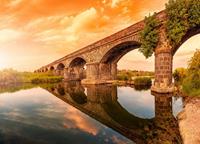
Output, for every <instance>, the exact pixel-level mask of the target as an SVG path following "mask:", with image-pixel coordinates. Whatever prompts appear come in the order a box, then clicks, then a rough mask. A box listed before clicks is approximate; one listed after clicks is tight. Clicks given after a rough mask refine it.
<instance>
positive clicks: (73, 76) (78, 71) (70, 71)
mask: <svg viewBox="0 0 200 144" xmlns="http://www.w3.org/2000/svg"><path fill="white" fill-rule="evenodd" d="M85 77H86V74H85V69H84V68H82V67H78V66H76V67H69V68H65V70H64V80H65V81H80V80H82V79H84V78H85Z"/></svg>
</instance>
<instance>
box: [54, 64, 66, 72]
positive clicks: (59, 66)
mask: <svg viewBox="0 0 200 144" xmlns="http://www.w3.org/2000/svg"><path fill="white" fill-rule="evenodd" d="M64 68H65V65H64V64H63V63H59V64H58V65H57V67H56V70H64Z"/></svg>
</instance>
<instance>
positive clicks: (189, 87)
mask: <svg viewBox="0 0 200 144" xmlns="http://www.w3.org/2000/svg"><path fill="white" fill-rule="evenodd" d="M182 89H183V91H184V92H185V93H187V94H188V95H190V96H200V71H198V72H195V73H193V74H189V75H188V76H187V77H186V78H185V79H184V81H183V87H182Z"/></svg>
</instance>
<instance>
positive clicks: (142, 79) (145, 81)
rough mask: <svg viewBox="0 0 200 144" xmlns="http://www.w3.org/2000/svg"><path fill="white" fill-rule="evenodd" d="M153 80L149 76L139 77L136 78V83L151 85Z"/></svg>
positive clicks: (137, 84)
mask: <svg viewBox="0 0 200 144" xmlns="http://www.w3.org/2000/svg"><path fill="white" fill-rule="evenodd" d="M151 84H152V81H151V78H149V77H138V78H135V79H134V85H136V86H151Z"/></svg>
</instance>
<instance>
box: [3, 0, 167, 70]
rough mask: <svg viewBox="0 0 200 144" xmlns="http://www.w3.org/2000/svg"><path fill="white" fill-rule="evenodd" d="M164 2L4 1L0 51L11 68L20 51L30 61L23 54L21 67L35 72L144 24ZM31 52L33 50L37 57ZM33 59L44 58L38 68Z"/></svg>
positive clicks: (113, 0) (96, 0)
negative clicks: (6, 56) (141, 23)
mask: <svg viewBox="0 0 200 144" xmlns="http://www.w3.org/2000/svg"><path fill="white" fill-rule="evenodd" d="M165 2H167V0H163V1H160V0H152V1H149V0H143V1H137V0H92V1H91V0H84V1H83V0H76V1H53V0H29V1H27V0H3V1H2V2H1V5H0V9H1V11H0V17H1V21H0V46H1V49H0V53H2V51H3V52H4V53H7V54H8V57H10V58H8V59H9V61H10V62H9V63H7V64H6V65H7V66H8V67H10V66H12V65H10V63H15V62H16V61H17V60H18V59H19V57H17V56H13V54H10V49H15V50H16V51H21V52H22V54H23V55H25V56H26V59H25V56H24V57H23V58H24V60H23V61H24V64H23V66H22V65H21V66H20V68H19V69H23V70H24V69H27V67H29V68H30V69H32V70H34V69H35V68H36V67H38V66H42V65H43V64H44V63H50V62H52V61H53V60H56V59H57V58H60V57H62V56H65V55H67V54H69V53H71V52H73V51H76V50H78V49H81V48H83V47H84V46H87V45H89V44H91V43H93V42H95V41H97V40H99V39H102V38H104V37H106V36H109V35H111V34H113V33H115V32H117V31H119V30H121V29H123V28H126V27H128V26H130V25H132V24H134V23H135V22H138V21H139V20H142V19H143V18H144V16H145V15H148V13H149V12H154V11H159V10H161V9H163V8H164V6H165V5H164V4H165ZM5 33H6V35H5ZM3 41H4V42H3ZM7 42H12V43H9V44H8V43H7ZM5 43H7V44H6V45H5ZM5 47H6V48H8V49H5ZM29 51H31V52H32V51H34V53H33V54H34V55H33V54H32V55H30V53H29ZM13 52H14V51H13ZM44 53H48V55H49V57H48V58H47V56H46V55H43V54H44ZM17 54H18V52H17ZM9 55H10V56H9ZM11 55H12V56H11ZM20 56H21V55H20ZM34 56H35V57H39V58H40V60H38V64H36V61H35V59H34V60H32V61H31V60H30V59H29V60H30V61H31V63H32V64H33V65H30V64H29V63H30V62H27V57H31V58H33V57H34ZM129 57H131V58H132V57H133V56H129ZM129 57H127V59H128V60H129ZM21 58H22V56H21ZM125 60H126V58H125V59H124V62H125ZM26 62H27V63H26ZM144 63H145V62H144ZM144 63H143V64H144ZM25 65H26V66H25ZM123 65H124V64H123ZM131 65H133V64H131ZM25 67H26V68H25ZM124 67H127V66H124ZM144 67H145V66H144Z"/></svg>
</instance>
